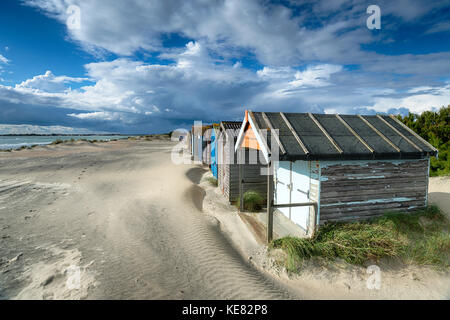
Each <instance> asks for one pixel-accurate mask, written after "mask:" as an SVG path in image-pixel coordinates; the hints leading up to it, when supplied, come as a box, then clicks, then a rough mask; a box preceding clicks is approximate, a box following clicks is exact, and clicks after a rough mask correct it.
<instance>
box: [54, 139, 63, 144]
mask: <svg viewBox="0 0 450 320" xmlns="http://www.w3.org/2000/svg"><path fill="white" fill-rule="evenodd" d="M61 143H64V141H63V140H61V139H57V140H55V141H52V143H51V144H61Z"/></svg>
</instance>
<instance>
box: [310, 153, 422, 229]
mask: <svg viewBox="0 0 450 320" xmlns="http://www.w3.org/2000/svg"><path fill="white" fill-rule="evenodd" d="M428 170H429V162H428V159H425V160H371V161H359V162H358V161H341V162H339V161H321V164H320V171H321V172H320V209H319V210H320V211H319V212H320V223H321V224H322V223H324V222H326V221H346V220H358V219H366V218H371V217H374V216H378V215H382V214H384V213H385V212H386V211H388V210H389V211H408V210H413V209H417V208H420V207H424V206H425V205H426V202H427V185H428Z"/></svg>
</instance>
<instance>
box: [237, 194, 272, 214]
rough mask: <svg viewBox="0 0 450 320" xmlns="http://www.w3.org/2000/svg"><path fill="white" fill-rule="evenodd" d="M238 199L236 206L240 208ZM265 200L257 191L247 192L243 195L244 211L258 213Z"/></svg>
mask: <svg viewBox="0 0 450 320" xmlns="http://www.w3.org/2000/svg"><path fill="white" fill-rule="evenodd" d="M240 200H241V199H240V198H238V199H237V202H236V206H237V207H238V208H240V203H241V201H240ZM265 202H266V200H265V198H264V197H263V196H262V195H261V194H260V193H259V192H257V191H253V190H249V191H247V192H245V193H244V210H246V211H250V212H256V211H260V210H261V209H262V207H263V205H264V204H265Z"/></svg>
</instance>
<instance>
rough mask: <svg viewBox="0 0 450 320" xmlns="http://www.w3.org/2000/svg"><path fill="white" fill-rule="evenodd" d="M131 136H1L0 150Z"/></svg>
mask: <svg viewBox="0 0 450 320" xmlns="http://www.w3.org/2000/svg"><path fill="white" fill-rule="evenodd" d="M128 137H129V136H0V150H8V149H20V148H21V147H23V146H25V147H30V146H33V145H46V144H51V143H52V142H53V141H56V140H63V141H66V140H71V139H74V140H81V139H86V140H98V141H110V140H114V139H127V138H128Z"/></svg>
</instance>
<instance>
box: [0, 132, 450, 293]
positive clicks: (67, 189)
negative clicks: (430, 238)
mask: <svg viewBox="0 0 450 320" xmlns="http://www.w3.org/2000/svg"><path fill="white" fill-rule="evenodd" d="M174 145H175V143H172V142H168V141H163V140H156V141H145V140H123V141H115V142H108V143H88V142H76V143H68V144H61V145H52V146H45V147H37V148H34V149H32V150H23V151H14V152H2V153H0V244H1V245H0V299H303V298H307V299H308V298H342V299H345V298H394V299H395V298H408V297H418V298H420V297H422V298H425V299H426V298H444V299H445V298H448V294H449V284H448V277H446V275H445V274H441V273H434V272H432V271H429V270H427V273H423V272H422V273H420V272H421V269H411V270H406V271H405V270H402V271H395V270H394V271H392V270H391V271H390V273H388V274H387V276H386V277H385V279H386V281H389V282H387V284H388V289H386V290H385V291H383V292H381V293H380V292H379V293H377V294H374V293H373V292H368V290H367V289H365V287H364V283H365V280H364V277H365V275H364V270H363V269H361V270H359V269H358V270H359V271H355V270H356V269H351V270H350V269H348V268H347V269H345V268H341V270H340V271H335V273H329V272H328V271H325V269H321V270H318V272H317V274H315V275H314V274H311V273H308V272H306V273H304V276H303V277H301V278H296V279H290V278H289V277H288V276H286V275H283V274H282V272H280V273H281V275H276V272H274V270H273V268H272V267H264V266H266V265H267V264H266V262H267V261H268V260H265V259H266V258H265V257H263V256H264V252H263V251H261V250H263V248H264V246H263V245H262V244H260V243H258V241H257V240H255V238H254V237H253V235H252V233H251V232H250V231H249V230H248V229H247V228H246V226H245V224H244V222H242V221H241V220H240V218H239V217H238V215H237V214H235V213H236V211H233V210H235V209H233V208H232V207H231V206H229V205H228V204H226V202H225V201H222V200H220V196H219V195H218V193H217V190H214V189H213V188H212V187H211V186H208V185H207V183H205V182H204V181H203V180H202V177H204V176H205V175H207V170H206V169H205V167H201V166H198V165H175V164H173V163H172V161H171V149H172V147H173V146H174ZM434 192H436V191H434ZM74 270H75V271H76V272H78V273H76V272H75V271H74ZM422 271H423V270H422ZM71 272H75V273H73V274H75V275H76V277H75V278H74V277H73V274H72V273H71ZM327 272H328V273H327ZM418 272H419V274H420V277H419V276H417V277H416V278H414V274H415V273H418ZM400 274H401V275H402V276H400ZM418 278H420V279H419V280H417V279H418ZM74 279H75V280H77V279H78V280H77V281H78V282H77V281H75V286H74V285H73V284H74V283H72V282H70V281H72V280H74ZM443 280H444V281H443ZM358 281H359V282H358ZM356 283H358V284H357V285H356V286H355V284H356ZM348 287H353V288H355V287H356V288H357V289H356V291H355V290H350V289H349V288H348Z"/></svg>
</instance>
